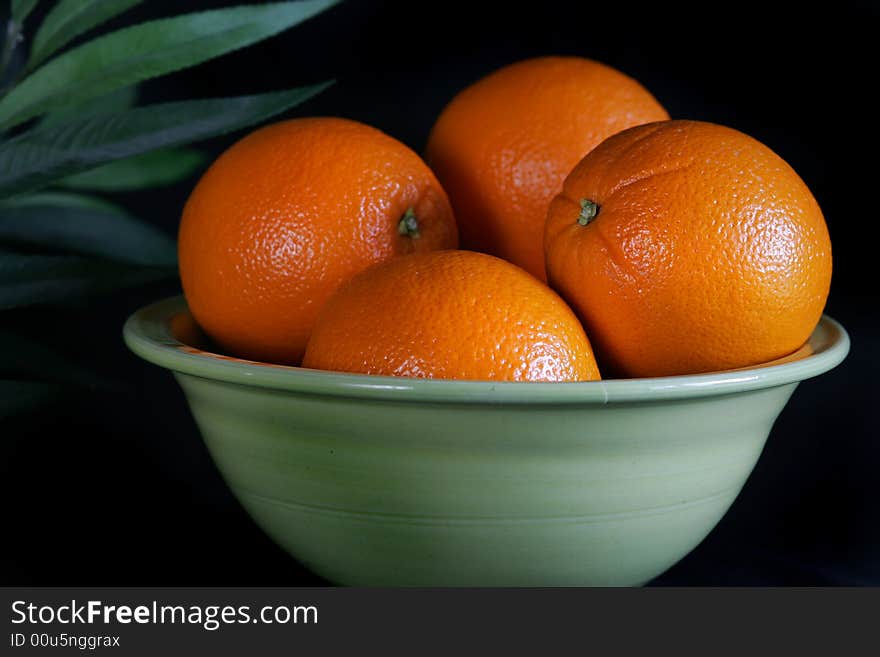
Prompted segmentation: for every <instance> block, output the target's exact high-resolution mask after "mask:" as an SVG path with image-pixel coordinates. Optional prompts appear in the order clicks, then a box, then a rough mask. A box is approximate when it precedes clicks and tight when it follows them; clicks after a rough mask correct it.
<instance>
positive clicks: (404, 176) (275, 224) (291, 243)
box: [179, 118, 458, 364]
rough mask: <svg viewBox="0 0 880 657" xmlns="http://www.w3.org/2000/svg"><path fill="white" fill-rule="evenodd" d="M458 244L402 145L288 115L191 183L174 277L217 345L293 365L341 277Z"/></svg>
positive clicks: (339, 123) (438, 196)
mask: <svg viewBox="0 0 880 657" xmlns="http://www.w3.org/2000/svg"><path fill="white" fill-rule="evenodd" d="M457 243H458V236H457V230H456V227H455V221H454V219H453V215H452V209H451V208H450V206H449V201H448V199H447V197H446V193H445V192H444V191H443V189H442V188H441V187H440V184H439V183H438V182H437V179H436V178H435V177H434V174H433V173H431V171H430V170H429V169H428V167H427V165H426V164H425V163H424V162H423V161H422V160H421V158H419V156H418V155H416V154H415V153H414V152H413V151H412V150H410V149H409V148H407V147H406V146H404V145H403V144H401V143H400V142H398V141H397V140H395V139H393V138H391V137H389V136H388V135H386V134H384V133H382V132H380V131H379V130H376V129H374V128H371V127H369V126H366V125H363V124H360V123H356V122H354V121H348V120H344V119H336V118H311V119H297V120H292V121H283V122H280V123H276V124H274V125H270V126H267V127H264V128H262V129H260V130H257V131H256V132H253V133H251V134H250V135H248V136H246V137H245V138H244V139H242V140H241V141H239V142H238V143H236V144H235V145H233V146H232V147H231V148H230V149H229V150H227V151H226V152H225V153H223V154H222V155H221V156H220V157H219V158H218V159H217V161H216V162H214V164H213V165H212V166H211V167H210V168H209V169H208V171H207V172H206V173H205V174H204V176H203V177H202V178H201V180H200V181H199V182H198V184H197V185H196V187H195V189H194V190H193V192H192V194H191V195H190V197H189V200H188V201H187V203H186V207H185V208H184V211H183V218H182V220H181V224H180V236H179V260H180V276H181V280H182V282H183V290H184V293H185V295H186V299H187V302H188V303H189V307H190V309H191V311H192V313H193V315H194V317H195V318H196V320H197V321H198V323H199V324H200V325H201V327H202V328H203V329H204V330H205V332H206V333H207V334H208V335H209V336H210V337H211V338H213V339H214V340H215V341H216V342H217V343H218V344H219V345H220V346H221V347H222V348H224V349H225V350H227V351H228V352H230V353H231V354H233V355H236V356H240V357H243V358H249V359H251V360H260V361H267V362H274V363H289V364H297V363H298V361H299V360H300V359H301V357H302V355H303V352H304V351H305V346H306V342H307V340H308V337H309V333H310V331H311V328H312V324H313V323H314V321H315V317H317V314H318V311H319V310H320V308H321V306H322V305H323V304H324V302H325V301H326V299H327V298H328V297H329V296H330V295H331V294H332V293H333V291H335V290H336V288H337V287H338V286H339V285H340V284H341V283H343V282H344V281H345V280H347V279H348V278H350V277H351V276H353V275H354V274H356V273H358V272H359V271H361V270H362V269H364V268H366V267H367V266H369V265H371V264H373V263H375V262H379V261H382V260H387V259H389V258H392V257H395V256H398V255H402V254H405V253H412V252H420V251H430V250H432V249H439V248H445V249H449V248H455V247H456V246H457Z"/></svg>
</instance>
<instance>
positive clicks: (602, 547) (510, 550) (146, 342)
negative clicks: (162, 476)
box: [124, 297, 849, 586]
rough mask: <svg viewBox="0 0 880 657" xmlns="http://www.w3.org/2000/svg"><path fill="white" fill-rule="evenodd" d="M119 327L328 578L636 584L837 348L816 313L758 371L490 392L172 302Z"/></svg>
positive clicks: (231, 470) (736, 475)
mask: <svg viewBox="0 0 880 657" xmlns="http://www.w3.org/2000/svg"><path fill="white" fill-rule="evenodd" d="M124 334H125V341H126V343H127V344H128V346H129V348H131V350H132V351H134V352H135V353H136V354H138V355H139V356H141V357H142V358H144V359H146V360H148V361H150V362H152V363H155V364H157V365H160V366H162V367H165V368H168V369H169V370H171V371H172V372H173V373H174V375H175V377H176V378H177V380H178V382H179V383H180V385H181V387H182V388H183V391H184V393H185V394H186V398H187V400H188V401H189V406H190V408H191V410H192V413H193V415H194V416H195V419H196V422H197V423H198V426H199V428H200V430H201V432H202V436H203V438H204V440H205V443H206V444H207V446H208V449H209V451H210V453H211V455H212V457H213V459H214V461H215V463H216V464H217V467H218V468H219V470H220V472H221V473H222V474H223V477H224V478H225V480H226V482H227V483H228V485H229V487H230V488H231V490H232V491H233V493H234V494H235V495H236V497H237V498H238V499H239V501H240V502H241V504H242V505H243V506H244V508H245V509H246V510H247V511H248V513H249V514H250V515H251V516H252V517H253V519H254V520H255V521H256V522H257V524H259V526H260V527H262V528H263V530H264V531H265V532H266V533H267V534H268V535H269V536H271V537H272V538H273V539H274V540H275V541H276V542H277V543H278V544H280V545H281V546H282V547H283V548H284V549H285V550H287V551H288V552H289V553H290V554H291V555H293V556H294V557H295V558H296V559H298V560H299V561H300V562H301V563H303V564H305V565H306V566H307V567H309V568H310V569H311V570H312V571H314V572H315V573H317V574H319V575H321V576H323V577H324V578H326V579H327V580H330V581H331V582H335V583H339V584H351V585H370V586H398V585H419V586H533V585H534V586H553V585H565V586H583V585H588V586H595V585H638V584H642V583H644V582H646V581H648V580H650V579H651V578H653V577H655V576H657V575H659V574H660V573H662V572H663V571H664V570H666V569H667V568H669V567H670V566H672V565H673V564H674V563H676V562H677V561H678V560H679V559H681V558H682V557H683V556H685V555H686V554H687V553H688V552H690V551H691V550H692V549H693V548H694V547H696V545H697V544H698V543H700V541H701V540H703V538H704V537H705V536H706V535H707V534H708V533H709V532H710V531H711V530H712V528H713V527H714V526H715V525H716V524H717V523H718V521H719V520H720V519H721V517H722V516H723V515H724V513H725V512H726V511H727V509H728V508H729V507H730V505H731V503H732V502H733V500H734V499H735V498H736V496H737V494H738V493H739V491H740V490H741V488H742V486H743V484H744V483H745V481H746V479H747V477H748V476H749V473H750V472H751V471H752V468H753V467H754V465H755V463H756V462H757V460H758V457H759V456H760V454H761V450H762V449H763V447H764V443H765V442H766V439H767V436H768V434H769V432H770V429H771V427H772V426H773V422H774V421H775V420H776V417H777V416H778V415H779V413H780V411H781V410H782V408H783V407H784V406H785V404H786V402H787V401H788V399H789V397H790V396H791V394H792V392H794V389H795V387H796V386H797V384H798V382H800V381H802V380H804V379H807V378H810V377H813V376H816V375H818V374H821V373H823V372H826V371H827V370H829V369H831V368H833V367H834V366H836V365H837V364H838V363H840V362H841V361H842V360H843V359H844V357H845V356H846V354H847V352H848V350H849V338H848V336H847V334H846V331H845V330H844V329H843V328H842V327H841V326H840V324H838V323H837V322H835V321H834V320H833V319H831V318H829V317H823V318H822V321H821V322H820V323H819V325H818V327H817V328H816V330H815V332H814V333H813V335H812V336H811V338H810V340H809V342H808V344H807V345H805V346H804V348H803V349H801V350H800V351H799V352H797V353H796V354H793V355H791V356H789V357H787V358H784V359H781V360H780V361H774V362H773V363H768V364H766V365H763V366H760V367H755V368H750V369H742V370H735V371H727V372H718V373H712V374H702V375H697V376H675V377H665V378H655V379H629V380H608V381H591V382H583V383H493V382H482V381H435V380H426V379H405V378H392V377H377V376H376V377H374V376H363V375H352V374H339V373H333V372H321V371H315V370H307V369H302V368H297V367H282V366H276V365H266V364H260V363H253V362H249V361H243V360H239V359H235V358H230V357H227V356H222V355H218V354H216V353H210V352H207V351H204V350H203V349H201V348H200V347H204V346H205V345H206V342H205V340H204V338H203V336H201V335H200V333H199V330H198V328H197V326H196V325H195V323H194V322H193V320H192V317H191V316H190V314H189V312H188V310H187V308H186V304H185V302H184V301H183V299H182V298H179V297H178V298H174V299H168V300H165V301H162V302H160V303H157V304H154V305H151V306H149V307H147V308H144V309H142V310H140V311H138V312H137V313H135V314H134V315H133V316H132V317H131V318H129V320H128V322H127V323H126V325H125V330H124Z"/></svg>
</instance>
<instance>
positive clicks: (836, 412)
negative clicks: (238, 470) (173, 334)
mask: <svg viewBox="0 0 880 657" xmlns="http://www.w3.org/2000/svg"><path fill="white" fill-rule="evenodd" d="M43 4H46V3H43ZM229 4H232V3H229V2H225V3H224V2H187V3H180V2H173V1H171V0H165V1H158V0H152V1H151V2H148V3H145V5H144V6H141V7H138V8H137V9H136V10H134V11H132V12H130V13H129V14H127V15H126V16H125V17H123V18H122V19H120V20H117V21H114V23H112V24H111V25H110V26H108V29H112V28H114V27H118V26H120V25H123V24H129V23H131V22H132V21H134V20H143V19H146V18H152V17H159V16H166V15H171V14H173V13H179V12H181V11H182V9H181V7H182V6H184V5H185V6H186V9H187V10H189V9H193V10H195V9H200V8H203V7H204V8H207V7H215V6H223V5H229ZM806 4H807V3H803V4H800V3H799V4H798V5H792V6H791V7H788V8H783V7H775V6H774V5H772V4H771V3H766V2H765V3H762V4H750V3H748V2H736V3H720V4H719V3H708V2H707V3H705V4H702V5H698V4H668V3H652V5H650V6H647V7H642V6H639V5H638V4H634V3H632V2H625V3H624V2H617V3H615V2H611V3H608V2H571V3H563V2H553V1H550V0H542V1H541V2H534V3H528V4H525V3H524V4H520V3H513V2H504V3H500V2H476V1H473V0H472V1H470V2H445V3H417V2H366V1H362V2H357V1H354V2H348V3H346V4H344V5H343V6H340V7H336V8H334V9H333V10H331V11H329V12H327V13H326V14H324V15H322V16H320V17H318V18H317V19H314V20H312V21H310V22H309V23H307V24H304V25H302V26H300V27H297V28H294V30H292V31H290V32H288V33H286V34H283V35H281V36H279V37H276V38H274V39H272V40H270V41H267V42H264V43H261V44H258V45H257V46H253V47H251V48H248V49H246V50H243V51H240V52H237V53H233V54H231V55H228V56H225V57H223V58H220V59H217V60H214V61H212V62H210V63H208V64H205V65H202V66H200V67H197V68H194V69H190V70H187V71H183V72H180V73H177V74H174V75H172V76H168V77H166V78H162V79H160V80H156V81H151V82H149V83H147V84H145V85H143V88H142V93H141V97H142V101H143V102H156V101H161V100H170V99H185V98H197V97H215V96H225V95H235V94H244V93H255V92H259V91H268V90H272V89H282V88H288V87H292V86H298V85H302V84H308V83H313V82H318V81H321V80H325V79H328V78H335V79H336V80H337V83H336V85H335V86H334V87H333V88H332V89H330V90H329V91H327V92H325V93H324V94H322V95H321V96H320V97H319V98H317V99H314V100H313V101H310V102H309V103H308V104H306V105H303V106H301V107H299V108H297V109H295V110H294V111H293V112H291V113H290V116H305V115H338V116H346V117H350V118H354V119H357V120H361V121H364V122H366V123H369V124H372V125H374V126H376V127H378V128H381V129H382V130H384V131H386V132H388V133H389V134H391V135H393V136H395V137H397V138H398V139H400V140H402V141H404V142H405V143H407V144H409V145H410V146H411V147H413V148H414V149H416V150H417V151H421V150H422V149H423V146H424V144H425V140H426V138H427V134H428V131H429V130H430V127H431V125H432V122H433V120H434V119H435V118H436V116H437V114H438V113H439V112H440V110H441V109H442V107H443V105H444V104H445V103H446V102H447V101H448V100H449V99H450V98H451V97H452V95H453V94H454V93H455V92H456V91H457V90H459V89H461V88H462V87H464V86H465V85H467V84H468V83H470V82H472V81H474V80H475V79H477V78H479V77H480V76H482V75H484V74H486V73H488V72H490V71H491V70H493V69H494V68H497V67H499V66H501V65H504V64H507V63H510V62H513V61H516V60H518V59H522V58H525V57H530V56H537V55H544V54H578V55H583V56H588V57H592V58H595V59H598V60H601V61H603V62H605V63H608V64H610V65H612V66H615V67H617V68H619V69H621V70H623V71H624V72H626V73H628V74H630V75H632V76H633V77H635V78H636V79H638V80H639V81H641V82H642V83H643V84H644V85H645V86H646V87H647V88H648V89H650V90H651V91H652V92H653V93H654V95H655V96H656V97H657V98H658V99H659V100H660V102H661V103H662V104H663V105H664V106H665V107H666V108H667V109H668V111H669V112H670V114H671V115H672V116H673V117H674V118H692V119H702V120H709V121H714V122H717V123H723V124H727V125H729V126H732V127H735V128H738V129H740V130H742V131H744V132H746V133H748V134H751V135H752V136H754V137H756V138H757V139H759V140H761V141H763V142H764V143H766V144H767V145H769V146H770V147H771V148H773V149H774V150H775V151H776V152H777V153H779V154H780V155H781V156H782V157H783V158H785V159H786V160H787V161H788V162H789V163H790V164H791V165H792V166H793V167H794V168H795V169H796V170H797V171H798V172H799V173H800V175H801V176H802V177H803V178H804V180H805V181H806V182H807V184H808V185H809V186H810V188H811V189H812V190H813V192H814V194H815V195H816V197H817V199H818V200H819V203H820V205H821V206H822V208H823V210H824V212H825V216H826V219H827V222H828V226H829V230H830V232H831V237H832V243H833V246H834V258H835V262H834V266H835V271H834V280H833V284H832V291H831V296H830V298H829V300H828V306H827V312H828V313H829V314H830V315H832V316H833V317H835V318H836V319H838V320H839V321H841V322H842V323H843V324H844V326H845V327H846V328H847V329H848V331H849V333H850V336H851V338H852V342H853V346H852V351H851V353H850V356H849V358H848V359H847V360H846V361H845V362H844V364H843V365H841V366H840V367H838V368H837V369H836V370H834V371H832V372H831V373H829V374H827V375H824V376H822V377H820V378H818V379H815V380H811V381H807V382H805V383H803V384H802V385H801V386H800V387H799V388H798V390H797V392H796V393H795V395H794V397H793V398H792V400H791V402H790V403H789V405H788V406H787V407H786V409H785V410H784V411H783V413H782V415H781V416H780V418H779V420H778V422H777V424H776V427H775V428H774V430H773V433H772V434H771V437H770V439H769V441H768V443H767V446H766V448H765V451H764V454H763V455H762V457H761V460H760V461H759V463H758V465H757V467H756V469H755V471H754V472H753V474H752V476H751V478H750V480H749V482H748V483H747V484H746V487H745V489H744V490H743V492H742V494H741V495H740V497H739V498H738V500H737V501H736V503H735V504H734V506H733V508H732V509H731V510H730V512H729V513H728V514H727V516H726V517H725V518H724V519H723V520H722V522H721V523H720V524H719V526H718V527H717V528H716V530H715V531H714V532H713V533H712V534H711V535H710V536H709V537H708V538H707V539H706V540H705V541H704V542H703V543H702V544H701V545H700V546H699V547H698V548H697V549H696V550H694V552H692V553H691V554H690V555H689V556H688V557H686V558H685V559H684V560H683V561H682V562H680V563H679V564H678V565H676V566H675V567H674V568H672V569H671V570H670V571H669V572H667V573H666V574H664V575H663V576H661V577H660V578H659V579H658V580H657V581H656V583H657V584H665V585H820V584H822V585H825V584H831V585H836V584H841V585H849V584H874V585H877V584H880V479H878V476H877V472H878V469H880V468H878V466H880V445H878V440H877V438H878V421H877V411H876V406H875V405H876V403H877V401H878V392H880V390H878V385H877V382H876V381H877V378H876V377H877V376H878V374H877V372H878V371H880V353H878V343H880V340H878V331H877V329H876V324H875V323H876V321H877V320H878V313H877V310H876V306H877V301H878V295H877V293H876V285H877V281H878V276H877V266H878V262H877V261H878V258H877V257H876V255H875V254H876V253H877V246H876V245H877V241H876V237H875V235H876V233H877V231H876V224H877V222H878V216H877V211H876V209H875V208H876V206H877V203H876V202H874V200H873V198H872V195H873V194H874V193H875V190H876V187H877V153H878V143H877V137H876V133H877V129H876V121H877V105H876V102H875V101H874V94H875V93H876V83H877V73H876V71H877V65H878V63H880V57H878V48H877V34H878V33H880V20H878V17H880V7H878V5H877V3H867V2H864V3H858V2H840V1H838V2H835V3H832V4H830V5H829V4H824V5H819V6H816V8H815V9H810V8H808V7H807V6H806ZM40 15H41V12H40V11H39V10H38V11H37V12H36V14H35V15H34V18H37V17H39V16H40ZM30 22H31V23H32V24H33V23H34V20H33V18H32V19H31V21H30ZM233 140H234V137H231V136H230V137H227V138H223V139H218V140H214V141H212V142H209V143H206V144H203V145H202V147H203V148H204V149H205V150H207V151H208V152H209V153H210V154H211V155H212V156H214V155H216V154H219V152H220V151H221V150H222V149H223V148H224V147H226V146H228V145H229V144H231V143H232V141H233ZM193 184H194V180H190V181H187V182H186V183H182V184H179V185H175V186H172V187H167V188H164V189H162V190H158V191H151V192H145V193H131V194H127V195H125V196H124V197H122V200H123V202H124V203H125V204H126V205H127V206H128V207H130V209H131V210H132V211H133V212H135V213H137V214H138V215H139V216H141V217H144V218H148V219H150V220H152V221H155V222H156V223H157V224H159V225H160V226H162V227H163V228H164V229H165V230H167V231H168V232H169V234H173V233H174V232H175V230H176V226H177V222H178V219H179V214H180V210H181V208H182V205H183V203H184V201H185V199H186V196H187V194H188V192H189V190H190V189H191V187H192V185H193ZM176 292H177V287H176V285H174V284H164V285H162V284H159V285H152V286H149V287H147V288H144V289H139V290H137V291H133V292H132V291H129V292H126V293H124V294H118V295H115V296H111V297H103V298H101V299H96V300H92V301H90V302H89V303H87V304H82V305H79V306H74V307H69V308H66V309H62V310H59V309H31V310H27V311H17V312H15V313H4V314H3V315H2V316H0V321H2V324H3V325H4V326H6V327H12V328H14V329H18V330H21V331H23V332H26V333H28V334H29V335H31V336H32V337H34V338H36V339H40V340H44V341H45V342H47V343H50V344H52V345H54V346H56V347H57V348H58V349H60V350H64V351H65V352H66V353H68V354H70V357H71V359H72V360H74V361H76V362H78V363H80V364H82V365H84V366H88V367H91V368H93V369H95V370H97V371H98V372H100V373H101V375H102V376H103V377H104V378H106V379H107V380H108V381H112V382H113V383H112V386H111V389H110V390H103V391H102V390H97V389H96V390H90V391H87V392H85V393H82V392H73V391H70V392H65V393H64V394H63V395H62V396H61V398H60V399H59V402H58V403H57V404H56V405H54V406H52V407H51V408H44V409H42V410H40V411H38V412H34V413H30V414H28V415H26V416H21V417H17V418H15V419H12V420H4V421H3V422H2V424H0V450H2V451H0V498H2V504H3V534H4V540H2V541H0V569H2V571H0V584H17V585H49V584H52V585H134V584H140V585H311V584H316V585H320V584H323V583H324V582H322V581H321V580H320V579H318V578H316V577H314V576H313V575H310V574H309V573H308V572H306V571H305V570H303V569H302V568H301V567H299V566H298V565H297V564H296V562H295V561H293V560H292V559H291V558H290V557H288V556H287V555H286V554H285V553H284V552H282V551H281V550H280V549H279V548H277V547H276V546H275V545H274V544H273V543H272V542H271V541H270V540H269V539H268V538H266V537H265V536H264V535H263V534H262V533H261V532H260V531H259V530H258V529H257V528H256V526H255V525H253V523H252V522H251V521H250V520H249V518H248V517H247V516H246V515H245V513H244V512H243V511H242V510H241V509H240V508H239V506H238V505H237V503H236V502H235V500H234V499H233V498H232V497H231V495H230V494H229V493H228V491H227V489H226V488H225V486H224V485H223V483H222V481H221V479H220V477H219V475H218V473H217V471H216V470H215V468H214V466H213V464H212V463H211V461H210V460H209V458H208V455H207V452H206V451H205V449H204V447H203V445H202V443H201V440H200V438H199V435H198V433H197V430H196V428H195V425H194V423H193V420H192V418H191V416H190V415H189V412H188V410H187V408H186V406H185V402H184V399H183V396H182V394H181V392H180V391H179V389H178V388H177V387H176V384H175V383H174V381H173V380H172V378H171V376H170V375H169V374H168V373H167V372H166V371H164V370H160V369H159V368H156V367H154V366H151V365H148V364H147V363H145V362H143V361H141V360H139V359H138V358H136V357H135V356H133V355H132V354H130V353H129V352H128V351H127V350H126V349H125V347H124V346H123V344H122V341H121V337H120V333H121V327H122V323H123V321H124V320H125V318H126V317H127V316H128V314H130V313H131V312H133V311H134V310H136V309H137V308H138V307H140V306H142V305H144V304H146V303H149V302H151V301H154V300H156V299H158V298H160V297H163V296H168V295H170V294H174V293H176Z"/></svg>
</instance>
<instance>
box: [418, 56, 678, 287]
mask: <svg viewBox="0 0 880 657" xmlns="http://www.w3.org/2000/svg"><path fill="white" fill-rule="evenodd" d="M668 118H669V115H668V114H667V113H666V110H664V109H663V108H662V107H661V106H660V104H659V103H658V102H657V101H656V100H655V99H654V97H653V96H652V95H651V94H650V93H648V91H646V90H645V89H644V87H642V86H641V85H640V84H639V83H638V82H636V81H635V80H633V79H632V78H630V77H628V76H626V75H624V74H623V73H621V72H620V71H617V70H615V69H613V68H610V67H608V66H605V65H604V64H600V63H599V62H595V61H591V60H589V59H582V58H579V57H542V58H538V59H530V60H526V61H522V62H519V63H516V64H512V65H510V66H506V67H504V68H502V69H500V70H498V71H495V72H494V73H492V74H491V75H489V76H488V77H485V78H483V79H482V80H480V81H478V82H476V83H475V84H473V85H472V86H470V87H468V88H467V89H465V90H464V91H462V92H461V93H459V94H458V95H457V96H456V97H455V98H454V99H453V100H452V102H450V103H449V105H448V106H447V107H446V108H445V109H444V110H443V113H442V114H441V115H440V117H439V118H438V119H437V122H436V124H435V125H434V128H433V130H432V132H431V135H430V138H429V140H428V147H427V154H426V159H427V161H428V164H430V165H431V167H432V168H433V169H434V171H435V172H436V174H437V177H438V178H439V179H440V182H441V183H442V184H443V187H444V189H446V192H447V193H448V194H449V198H450V201H451V202H452V207H453V209H454V210H455V215H456V219H457V220H458V227H459V230H460V231H461V239H462V247H463V248H468V249H473V250H476V251H483V252H485V253H491V254H494V255H496V256H498V257H501V258H504V259H505V260H509V261H510V262H513V263H515V264H517V265H519V266H520V267H523V268H524V269H526V270H527V271H529V272H530V273H532V274H533V275H535V276H537V277H538V278H540V279H541V280H545V278H546V277H545V272H544V252H543V248H542V246H543V238H544V222H545V220H546V219H547V207H548V206H549V204H550V200H551V199H552V198H553V196H554V195H555V194H557V193H558V192H559V191H561V190H562V181H563V180H564V179H565V176H566V175H568V172H569V171H571V169H572V168H573V167H574V165H575V164H577V163H578V161H579V160H580V159H581V158H582V157H583V156H584V155H586V154H587V153H588V152H590V150H592V149H593V148H594V147H596V146H597V145H598V144H599V143H600V142H601V141H602V140H603V139H605V138H606V137H609V136H611V135H613V134H614V133H615V132H618V131H620V130H623V129H624V128H629V127H630V126H634V125H639V124H641V123H648V122H650V121H661V120H663V119H668Z"/></svg>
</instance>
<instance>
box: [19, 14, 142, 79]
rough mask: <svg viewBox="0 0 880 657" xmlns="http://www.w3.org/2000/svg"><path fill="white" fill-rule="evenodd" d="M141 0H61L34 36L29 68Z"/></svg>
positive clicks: (47, 15)
mask: <svg viewBox="0 0 880 657" xmlns="http://www.w3.org/2000/svg"><path fill="white" fill-rule="evenodd" d="M142 1H143V0H60V1H59V2H58V4H56V5H55V6H54V7H53V8H52V10H51V11H50V12H49V13H48V14H46V18H45V19H43V23H42V25H40V29H39V30H37V34H36V36H34V45H33V46H32V47H31V55H30V60H29V62H28V68H29V69H33V68H35V67H36V66H37V65H38V64H40V63H41V62H42V61H43V60H45V59H47V58H48V57H49V56H51V55H52V54H53V53H55V52H57V51H58V50H60V49H61V48H63V47H64V46H66V45H67V44H68V43H70V41H72V40H73V39H75V38H76V37H78V36H79V35H80V34H83V33H84V32H87V31H89V30H91V29H92V28H94V27H97V26H98V25H100V24H101V23H103V22H105V21H108V20H110V19H111V18H115V17H116V16H119V15H120V14H122V13H123V12H125V11H128V10H129V9H131V8H132V7H134V6H135V5H137V4H140V3H141V2H142Z"/></svg>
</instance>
